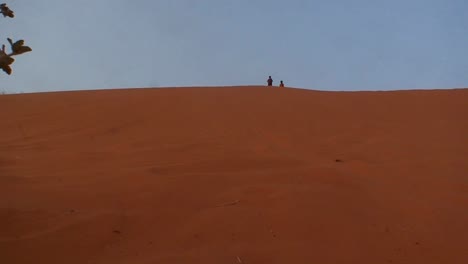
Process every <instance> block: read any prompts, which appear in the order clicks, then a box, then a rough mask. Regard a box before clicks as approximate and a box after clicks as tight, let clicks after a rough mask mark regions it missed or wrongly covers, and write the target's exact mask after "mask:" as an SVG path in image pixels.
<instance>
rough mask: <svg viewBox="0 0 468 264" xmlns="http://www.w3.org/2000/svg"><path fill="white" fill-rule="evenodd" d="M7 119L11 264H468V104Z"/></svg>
mask: <svg viewBox="0 0 468 264" xmlns="http://www.w3.org/2000/svg"><path fill="white" fill-rule="evenodd" d="M0 120H1V129H0V263H2V264H9V263H47V264H50V263H80V264H81V263H145V264H146V263H147V264H150V263H204V264H207V263H233V264H235V263H245V264H251V263H252V264H253V263H317V264H318V263H320V264H327V263H330V264H331V263H372V264H375V263H411V264H414V263H424V264H430V263H456V264H458V263H460V264H463V263H468V250H467V248H468V89H458V90H457V89H454V90H429V91H422V90H420V91H392V92H317V91H307V90H298V89H278V88H266V87H230V88H176V89H133V90H132V89H130V90H102V91H79V92H58V93H40V94H22V95H6V96H0ZM337 159H338V160H339V161H338V162H337V161H336V160H337Z"/></svg>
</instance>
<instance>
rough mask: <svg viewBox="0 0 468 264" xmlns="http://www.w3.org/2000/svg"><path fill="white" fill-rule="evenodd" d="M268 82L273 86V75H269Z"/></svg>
mask: <svg viewBox="0 0 468 264" xmlns="http://www.w3.org/2000/svg"><path fill="white" fill-rule="evenodd" d="M267 83H268V86H273V79H272V78H271V76H268V80H267Z"/></svg>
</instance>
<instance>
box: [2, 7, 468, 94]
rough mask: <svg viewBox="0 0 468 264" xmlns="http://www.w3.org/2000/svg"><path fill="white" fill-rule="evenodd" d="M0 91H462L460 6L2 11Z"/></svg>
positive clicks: (467, 29) (465, 57) (465, 75)
mask: <svg viewBox="0 0 468 264" xmlns="http://www.w3.org/2000/svg"><path fill="white" fill-rule="evenodd" d="M5 2H6V3H7V4H8V5H9V6H10V7H11V9H13V10H14V11H15V14H16V17H15V18H14V19H8V18H0V23H1V28H2V32H1V34H0V38H1V40H2V41H1V43H6V38H7V37H11V38H13V39H15V40H16V39H20V38H22V39H25V40H26V44H27V45H29V46H31V47H32V48H33V52H31V53H28V54H25V55H22V56H18V57H17V58H16V59H17V61H16V62H15V63H14V64H13V74H12V75H11V76H8V75H6V74H4V73H3V72H2V73H1V74H0V90H4V91H6V92H9V93H14V92H20V91H22V92H38V91H50V90H77V89H101V88H114V87H119V88H125V87H167V86H169V87H171V86H218V85H220V86H223V85H251V84H252V85H256V84H260V85H263V84H265V81H266V78H267V77H268V75H272V76H273V79H274V80H275V84H276V83H277V82H278V81H279V80H280V79H283V80H284V81H285V83H286V85H287V86H293V87H300V88H310V89H319V90H390V89H418V88H430V89H432V88H455V87H468V16H467V14H468V1H467V0H386V1H384V0H309V1H306V0H288V1H275V0H268V1H267V0H132V1H129V0H125V1H123V0H81V1H78V0H75V1H73V0H5Z"/></svg>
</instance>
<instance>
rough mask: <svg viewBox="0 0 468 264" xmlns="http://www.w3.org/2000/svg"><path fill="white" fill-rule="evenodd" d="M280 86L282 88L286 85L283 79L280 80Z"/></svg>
mask: <svg viewBox="0 0 468 264" xmlns="http://www.w3.org/2000/svg"><path fill="white" fill-rule="evenodd" d="M279 87H280V88H281V87H284V83H283V81H282V80H281V81H280V85H279Z"/></svg>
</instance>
